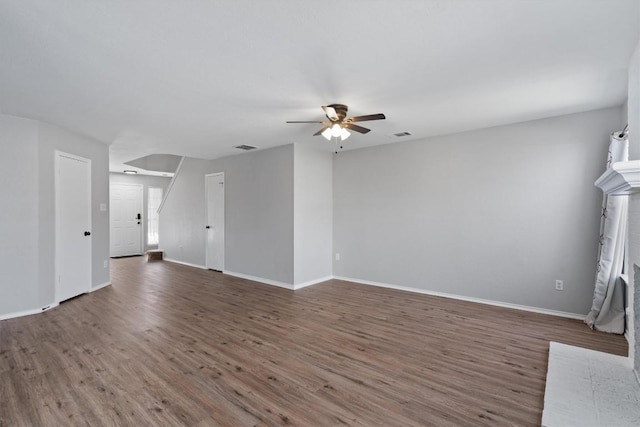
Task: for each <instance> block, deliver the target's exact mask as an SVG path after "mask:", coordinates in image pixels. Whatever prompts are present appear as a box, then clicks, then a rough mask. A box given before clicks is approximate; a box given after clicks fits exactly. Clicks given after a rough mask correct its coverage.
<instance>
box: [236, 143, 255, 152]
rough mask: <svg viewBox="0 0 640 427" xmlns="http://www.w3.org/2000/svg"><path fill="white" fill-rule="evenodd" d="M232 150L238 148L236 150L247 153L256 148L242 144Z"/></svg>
mask: <svg viewBox="0 0 640 427" xmlns="http://www.w3.org/2000/svg"><path fill="white" fill-rule="evenodd" d="M234 148H238V149H240V150H244V151H249V150H255V149H256V148H258V147H256V146H255V145H246V144H242V145H237V146H235V147H234Z"/></svg>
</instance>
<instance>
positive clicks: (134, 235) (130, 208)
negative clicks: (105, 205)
mask: <svg viewBox="0 0 640 427" xmlns="http://www.w3.org/2000/svg"><path fill="white" fill-rule="evenodd" d="M142 190H143V188H142V184H123V183H114V184H111V185H110V186H109V206H110V212H109V216H110V238H111V249H110V256H111V257H121V256H130V255H142Z"/></svg>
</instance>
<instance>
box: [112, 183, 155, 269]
mask: <svg viewBox="0 0 640 427" xmlns="http://www.w3.org/2000/svg"><path fill="white" fill-rule="evenodd" d="M112 185H126V186H130V187H137V188H139V189H140V216H141V218H140V242H139V243H140V253H139V254H135V255H144V253H145V249H146V247H147V245H146V242H147V239H146V229H147V223H146V212H145V196H144V193H145V191H144V184H139V183H136V182H114V183H111V182H110V183H109V236H111V219H112V218H111V207H112V206H111V205H112V203H111V186H112ZM109 239H110V240H109V258H117V257H119V256H131V255H116V256H115V257H114V256H112V255H111V243H112V242H111V238H109Z"/></svg>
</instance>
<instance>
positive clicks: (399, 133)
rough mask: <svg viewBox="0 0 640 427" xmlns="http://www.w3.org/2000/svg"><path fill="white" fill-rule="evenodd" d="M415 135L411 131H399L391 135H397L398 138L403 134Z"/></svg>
mask: <svg viewBox="0 0 640 427" xmlns="http://www.w3.org/2000/svg"><path fill="white" fill-rule="evenodd" d="M411 135H413V134H412V133H411V132H398V133H394V134H393V135H391V136H395V137H396V138H402V137H403V136H411Z"/></svg>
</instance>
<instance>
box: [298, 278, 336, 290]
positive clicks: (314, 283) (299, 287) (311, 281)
mask: <svg viewBox="0 0 640 427" xmlns="http://www.w3.org/2000/svg"><path fill="white" fill-rule="evenodd" d="M331 279H333V276H326V277H321V278H319V279H315V280H309V281H308V282H304V283H299V284H297V285H293V289H294V290H298V289H302V288H306V287H307V286H312V285H317V284H318V283H322V282H326V281H327V280H331Z"/></svg>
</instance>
